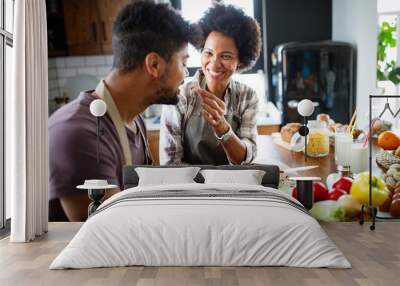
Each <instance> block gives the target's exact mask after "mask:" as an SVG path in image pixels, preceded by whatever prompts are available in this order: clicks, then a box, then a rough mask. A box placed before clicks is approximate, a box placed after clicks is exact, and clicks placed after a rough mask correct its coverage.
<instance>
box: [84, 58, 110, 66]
mask: <svg viewBox="0 0 400 286" xmlns="http://www.w3.org/2000/svg"><path fill="white" fill-rule="evenodd" d="M105 64H106V59H105V56H91V57H86V66H104V65H105Z"/></svg>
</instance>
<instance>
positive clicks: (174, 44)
mask: <svg viewBox="0 0 400 286" xmlns="http://www.w3.org/2000/svg"><path fill="white" fill-rule="evenodd" d="M190 30H191V29H190V25H189V23H188V22H186V21H185V20H184V19H183V18H182V16H181V15H180V14H178V13H177V11H176V10H175V9H173V8H172V7H171V6H170V5H168V4H156V3H154V2H152V1H136V2H133V3H130V4H128V5H126V6H125V7H124V8H122V10H121V11H120V12H119V13H118V15H117V17H116V19H115V22H114V26H113V40H112V46H113V54H114V64H113V67H114V68H117V69H120V70H122V71H131V70H133V69H135V68H137V67H138V66H140V65H142V64H143V62H144V59H145V57H146V55H147V54H148V53H151V52H156V53H158V54H159V55H160V56H162V57H163V58H164V59H165V60H166V61H168V60H169V59H170V58H171V56H172V55H173V54H174V53H176V52H177V51H179V50H180V49H181V48H182V47H183V45H184V44H185V43H188V42H189V41H190V35H191V31H190Z"/></svg>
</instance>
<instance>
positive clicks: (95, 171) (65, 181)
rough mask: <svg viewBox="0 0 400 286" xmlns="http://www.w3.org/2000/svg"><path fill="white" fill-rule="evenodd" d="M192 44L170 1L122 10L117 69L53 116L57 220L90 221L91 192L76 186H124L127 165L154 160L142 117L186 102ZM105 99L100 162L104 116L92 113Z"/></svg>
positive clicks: (116, 30)
mask: <svg viewBox="0 0 400 286" xmlns="http://www.w3.org/2000/svg"><path fill="white" fill-rule="evenodd" d="M189 39H190V29H189V24H188V23H187V22H186V21H184V20H183V18H182V17H181V16H180V15H179V14H177V13H176V12H175V10H173V9H172V8H171V7H170V6H168V5H166V4H155V3H152V2H150V1H148V2H147V1H139V2H135V3H132V4H129V5H127V6H126V7H124V8H123V9H122V10H121V11H120V13H119V14H118V16H117V18H116V20H115V23H114V27H113V54H114V64H113V68H112V70H111V72H110V73H109V74H108V75H107V77H106V78H105V80H103V81H101V82H100V83H99V85H98V86H97V88H96V89H95V90H91V91H85V92H82V93H81V94H80V95H79V97H78V98H77V99H76V100H74V101H72V102H71V103H69V104H67V105H66V106H64V107H62V108H60V109H59V110H58V111H57V112H55V113H54V114H53V115H52V116H51V118H50V121H49V148H50V205H49V216H50V217H49V218H50V221H57V220H69V221H83V220H85V219H86V218H87V207H88V204H89V199H88V196H87V192H86V191H78V190H77V189H76V186H77V185H81V184H83V183H84V181H85V179H106V180H108V183H109V184H117V185H119V186H121V185H122V169H123V166H124V165H126V164H147V163H150V161H149V159H148V147H147V137H146V130H145V126H144V122H143V119H142V118H141V117H140V115H139V114H140V113H141V112H143V111H144V110H145V109H146V108H147V107H148V106H149V105H151V104H176V103H177V102H178V98H177V95H178V93H179V91H178V87H179V85H180V84H181V83H182V81H183V79H184V77H185V76H186V74H187V69H186V60H187V58H188V52H187V44H188V42H189ZM98 98H101V99H103V100H104V101H105V102H106V103H107V113H106V114H105V116H103V117H102V118H101V124H102V127H103V128H104V132H103V133H104V134H103V135H102V136H101V137H100V143H99V159H100V160H99V162H98V160H97V141H96V140H97V136H96V127H97V125H96V118H95V117H94V116H93V115H92V114H91V113H90V110H89V106H90V103H91V102H92V101H93V100H95V99H98ZM113 191H114V193H115V192H116V191H119V189H118V190H113Z"/></svg>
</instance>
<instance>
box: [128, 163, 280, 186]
mask: <svg viewBox="0 0 400 286" xmlns="http://www.w3.org/2000/svg"><path fill="white" fill-rule="evenodd" d="M195 166H197V167H200V168H201V169H202V170H205V169H218V170H249V169H250V170H263V171H265V175H264V177H263V179H262V185H263V186H265V187H271V188H275V189H277V188H278V186H279V167H278V166H275V165H261V164H254V165H222V166H209V165H195ZM136 167H145V168H182V167H187V166H148V165H131V166H125V167H124V170H123V189H124V190H125V189H129V188H133V187H136V186H137V185H138V183H139V176H138V174H137V173H136V171H135V168H136ZM194 180H195V181H196V182H197V183H204V178H203V176H202V175H201V174H200V172H199V173H198V174H197V176H196V177H195V178H194Z"/></svg>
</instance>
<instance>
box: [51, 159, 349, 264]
mask: <svg viewBox="0 0 400 286" xmlns="http://www.w3.org/2000/svg"><path fill="white" fill-rule="evenodd" d="M136 167H137V166H128V167H125V169H124V188H126V189H125V190H124V191H123V192H120V193H118V194H116V195H114V196H113V197H111V198H110V199H108V200H107V201H105V202H104V203H103V204H102V205H101V206H100V207H99V208H98V210H97V211H96V212H95V213H94V215H92V216H91V217H90V218H89V219H88V220H87V221H86V222H85V224H84V225H83V226H82V227H81V229H80V230H79V232H78V233H77V234H76V235H75V237H74V238H73V239H72V241H71V242H70V243H69V244H68V245H67V246H66V247H65V249H64V250H62V252H61V253H60V254H59V255H58V256H57V257H56V258H55V260H54V261H53V262H52V264H51V265H50V269H66V268H92V267H118V266H130V265H144V266H291V267H312V268H314V267H330V268H350V267H351V265H350V263H349V262H348V261H347V259H346V258H345V257H344V255H343V254H342V252H341V251H340V250H339V249H338V248H337V247H336V245H335V244H334V243H333V242H332V241H331V240H330V238H329V237H328V236H327V234H326V233H325V232H324V230H323V229H322V228H321V227H320V225H319V224H318V222H317V221H316V220H315V219H314V218H312V217H311V216H310V215H309V213H308V211H307V210H306V209H305V208H304V207H303V206H302V205H301V204H300V203H299V202H298V201H297V200H295V199H293V198H291V197H290V196H288V195H287V194H285V193H283V192H281V191H279V190H278V189H277V186H278V183H279V168H278V167H276V166H270V165H252V166H218V167H213V166H199V167H200V168H201V169H202V170H205V169H216V168H217V169H224V170H246V169H258V170H264V171H265V175H263V177H262V181H261V184H260V185H248V184H237V183H223V184H222V183H203V182H204V178H202V175H201V174H200V173H199V174H197V175H196V177H195V179H194V181H195V182H193V183H182V184H159V185H151V186H140V185H138V182H139V176H138V174H137V172H136V171H135V170H138V169H136ZM169 168H171V167H169Z"/></svg>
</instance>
